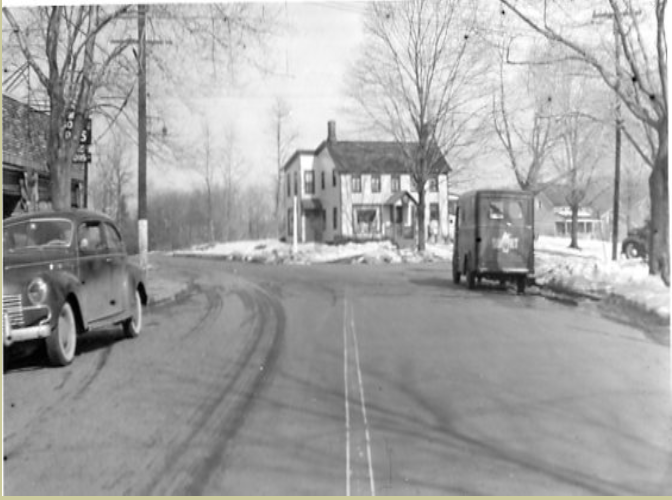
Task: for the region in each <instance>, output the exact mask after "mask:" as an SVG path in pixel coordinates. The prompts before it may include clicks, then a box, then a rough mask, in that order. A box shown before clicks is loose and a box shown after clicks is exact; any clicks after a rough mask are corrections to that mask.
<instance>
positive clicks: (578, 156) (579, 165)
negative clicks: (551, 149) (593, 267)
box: [554, 111, 604, 248]
mask: <svg viewBox="0 0 672 500" xmlns="http://www.w3.org/2000/svg"><path fill="white" fill-rule="evenodd" d="M603 133H604V128H603V126H602V124H600V123H598V122H595V121H592V120H590V119H589V118H587V117H586V116H585V115H583V114H582V113H581V112H579V111H571V112H568V113H566V114H565V115H564V116H563V117H561V118H560V130H559V138H560V144H561V147H560V154H559V158H554V164H555V166H556V169H557V170H558V172H559V174H560V176H559V180H561V181H564V184H565V185H566V186H567V188H568V189H567V195H566V201H567V205H568V206H569V208H570V210H571V217H572V222H571V239H570V244H569V246H570V248H579V243H578V238H577V234H578V220H579V210H580V209H581V207H582V206H583V205H585V204H586V202H587V201H588V200H589V197H590V195H591V192H590V189H591V186H592V187H593V188H594V186H593V185H594V184H595V177H596V173H597V166H598V163H599V161H600V159H601V158H602V156H603V155H602V152H603V151H602V148H600V147H599V144H600V142H601V141H600V136H601V135H602V134H603ZM595 194H599V193H598V192H597V191H596V190H595V189H593V191H592V195H595Z"/></svg>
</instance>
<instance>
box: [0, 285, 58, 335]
mask: <svg viewBox="0 0 672 500" xmlns="http://www.w3.org/2000/svg"><path fill="white" fill-rule="evenodd" d="M2 305H3V311H2V343H3V345H4V346H5V347H7V346H10V345H12V344H14V343H15V342H24V341H26V340H35V339H43V338H46V337H48V336H49V335H50V334H51V309H50V308H49V306H47V305H34V306H24V305H22V303H21V300H20V298H19V297H18V296H5V295H3V297H2Z"/></svg>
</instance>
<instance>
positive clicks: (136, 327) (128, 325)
mask: <svg viewBox="0 0 672 500" xmlns="http://www.w3.org/2000/svg"><path fill="white" fill-rule="evenodd" d="M131 307H132V309H133V316H131V317H130V318H128V319H127V320H126V321H124V335H125V336H126V337H128V338H135V337H137V336H138V335H140V330H141V329H142V300H141V299H140V292H138V291H137V290H135V293H134V294H133V295H132V306H131Z"/></svg>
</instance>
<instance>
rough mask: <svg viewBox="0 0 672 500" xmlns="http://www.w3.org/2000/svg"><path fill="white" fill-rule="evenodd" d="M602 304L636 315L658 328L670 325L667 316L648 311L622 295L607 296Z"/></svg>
mask: <svg viewBox="0 0 672 500" xmlns="http://www.w3.org/2000/svg"><path fill="white" fill-rule="evenodd" d="M603 303H604V305H605V306H607V307H614V308H617V309H619V310H620V311H621V312H625V313H628V314H633V315H638V316H639V317H641V318H643V319H645V320H648V321H652V322H654V323H655V324H656V325H659V326H669V324H670V317H669V316H667V315H664V314H661V313H659V312H658V311H655V310H652V309H648V308H646V307H644V306H643V305H642V304H640V303H638V302H635V301H633V300H630V299H628V298H626V297H623V296H622V295H615V294H609V295H607V296H606V297H605V299H604V301H603Z"/></svg>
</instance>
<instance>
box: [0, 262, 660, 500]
mask: <svg viewBox="0 0 672 500" xmlns="http://www.w3.org/2000/svg"><path fill="white" fill-rule="evenodd" d="M162 264H163V266H164V267H165V266H167V265H170V268H171V271H170V272H171V273H173V274H174V276H180V277H187V278H189V279H192V280H193V281H194V284H195V285H196V289H195V293H194V294H193V295H192V296H191V297H190V298H189V299H187V300H185V301H183V302H181V303H179V304H175V305H173V306H170V307H164V308H162V309H157V310H152V311H149V312H148V314H147V315H146V318H145V320H146V325H145V326H146V329H145V331H144V332H143V334H142V336H141V337H140V338H139V339H136V340H123V341H118V338H119V333H118V332H116V331H114V330H110V331H103V332H97V333H96V334H95V335H92V336H91V337H89V340H88V342H86V343H84V344H83V346H82V350H81V352H80V354H79V356H78V357H77V359H76V360H75V363H74V364H73V365H72V366H70V367H67V368H65V369H49V368H43V367H41V366H40V365H39V362H38V361H39V360H38V361H36V360H31V361H30V362H28V363H23V364H18V365H17V364H15V365H14V366H13V367H12V369H11V370H10V371H9V372H8V373H6V374H5V379H4V390H5V392H4V405H5V422H4V425H5V427H4V444H5V455H6V460H5V494H59V493H60V494H89V495H93V494H188V495H202V494H207V495H243V494H251V495H260V494H282V495H301V494H335V495H345V494H353V495H369V494H377V495H385V494H395V495H430V494H432V495H433V494H438V495H458V494H498V495H523V494H633V495H634V494H664V493H669V492H670V491H672V442H671V441H670V435H671V432H670V431H671V429H670V422H671V417H672V406H671V402H670V387H669V383H670V356H669V345H661V344H660V343H656V342H654V341H653V340H651V339H650V338H649V337H648V336H647V335H646V334H645V333H643V332H642V331H640V330H636V329H633V328H631V327H628V326H625V325H623V324H620V323H616V322H613V321H611V320H609V319H606V318H604V317H602V316H601V315H600V314H599V312H598V311H597V310H595V309H591V308H590V307H570V306H567V305H563V304H560V303H557V302H552V301H549V300H546V299H544V298H542V297H540V296H524V297H521V296H517V295H515V294H514V293H513V292H512V291H505V290H499V289H497V288H493V287H485V288H482V289H480V290H477V291H475V292H469V291H467V290H466V289H465V288H463V287H456V286H454V285H452V283H450V282H449V281H448V280H449V276H450V274H449V271H450V270H449V269H445V268H444V267H442V266H441V265H408V266H347V265H343V266H339V265H327V266H258V265H242V264H232V263H224V262H212V261H200V260H178V259H175V260H170V261H169V262H164V263H162Z"/></svg>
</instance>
